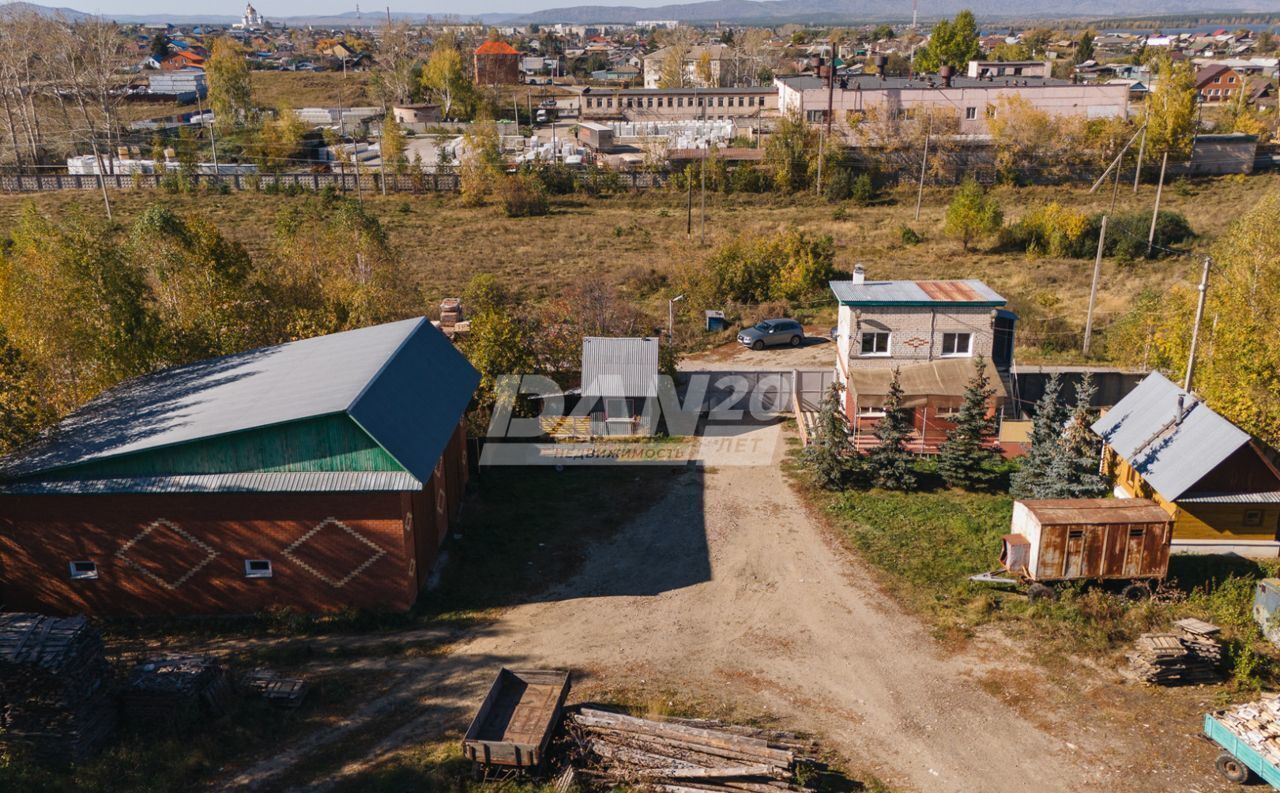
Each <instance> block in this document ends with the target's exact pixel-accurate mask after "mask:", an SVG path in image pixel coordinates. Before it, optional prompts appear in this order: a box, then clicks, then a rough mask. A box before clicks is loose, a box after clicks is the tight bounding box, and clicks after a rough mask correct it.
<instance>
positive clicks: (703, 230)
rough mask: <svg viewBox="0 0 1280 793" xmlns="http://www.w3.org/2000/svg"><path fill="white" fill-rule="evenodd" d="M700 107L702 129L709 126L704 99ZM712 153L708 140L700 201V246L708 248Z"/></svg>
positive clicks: (704, 154)
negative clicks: (708, 163) (708, 182)
mask: <svg viewBox="0 0 1280 793" xmlns="http://www.w3.org/2000/svg"><path fill="white" fill-rule="evenodd" d="M693 95H694V96H697V95H698V88H697V86H694V88H693ZM698 107H701V108H702V114H701V115H702V127H703V129H706V126H707V108H706V106H705V105H704V104H703V103H702V99H701V98H699V99H698ZM710 153H711V141H710V140H707V148H705V149H703V150H702V196H701V198H700V199H699V202H700V204H701V207H700V212H701V215H702V217H701V219H700V220H699V221H698V245H699V246H700V247H706V244H707V155H708V154H710Z"/></svg>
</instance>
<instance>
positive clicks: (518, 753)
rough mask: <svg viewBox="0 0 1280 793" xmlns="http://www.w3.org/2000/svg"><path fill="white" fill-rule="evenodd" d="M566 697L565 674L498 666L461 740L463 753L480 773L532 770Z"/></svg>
mask: <svg viewBox="0 0 1280 793" xmlns="http://www.w3.org/2000/svg"><path fill="white" fill-rule="evenodd" d="M568 696H569V673H568V672H566V671H561V670H537V669H507V668H506V667H503V668H502V669H501V670H500V671H499V672H498V676H497V678H496V679H495V680H494V681H493V685H492V686H491V687H490V688H489V693H488V694H487V695H485V698H484V702H482V703H481V704H480V710H479V711H477V712H476V717H475V719H473V720H472V722H471V726H470V727H469V728H468V729H467V733H466V735H465V736H463V739H462V751H463V754H465V755H466V757H467V758H468V759H469V760H471V761H472V762H473V763H475V764H476V766H477V768H478V769H481V770H488V769H490V768H493V767H495V766H496V767H504V768H508V769H525V770H527V769H536V768H538V767H539V766H541V765H542V762H543V760H544V759H545V756H546V752H547V745H548V744H550V743H551V736H552V734H553V733H554V732H555V728H556V725H557V724H558V723H559V721H560V711H561V709H562V708H563V707H564V701H565V698H566V697H568Z"/></svg>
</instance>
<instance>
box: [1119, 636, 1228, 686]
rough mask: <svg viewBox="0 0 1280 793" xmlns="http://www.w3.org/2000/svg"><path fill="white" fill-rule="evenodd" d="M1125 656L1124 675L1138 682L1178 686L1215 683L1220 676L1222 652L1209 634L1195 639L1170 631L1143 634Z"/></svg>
mask: <svg viewBox="0 0 1280 793" xmlns="http://www.w3.org/2000/svg"><path fill="white" fill-rule="evenodd" d="M1206 624H1208V623H1206ZM1210 645H1212V647H1210ZM1128 658H1129V664H1128V667H1127V668H1126V669H1125V670H1124V674H1125V675H1126V676H1127V677H1129V678H1130V679H1132V680H1135V681H1137V682H1140V683H1150V684H1153V685H1158V686H1181V685H1194V684H1197V683H1216V682H1218V681H1219V679H1220V678H1219V675H1218V668H1217V667H1218V661H1219V659H1220V658H1221V651H1220V650H1219V649H1217V642H1216V641H1214V640H1213V639H1212V637H1211V636H1203V635H1200V634H1196V635H1195V638H1194V639H1187V638H1184V636H1183V635H1178V634H1172V633H1144V634H1142V635H1141V636H1139V637H1138V640H1137V641H1136V642H1135V643H1134V649H1133V652H1131V653H1130V654H1129V656H1128Z"/></svg>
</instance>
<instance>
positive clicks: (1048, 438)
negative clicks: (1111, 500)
mask: <svg viewBox="0 0 1280 793" xmlns="http://www.w3.org/2000/svg"><path fill="white" fill-rule="evenodd" d="M1061 391H1062V381H1061V380H1059V379H1058V375H1057V373H1054V374H1051V375H1049V381H1048V382H1047V383H1045V386H1044V395H1043V396H1041V397H1040V401H1038V402H1036V412H1035V416H1033V417H1032V421H1031V448H1030V449H1028V450H1027V453H1026V455H1024V456H1023V458H1022V460H1021V461H1020V463H1021V464H1020V466H1019V468H1018V470H1017V471H1016V472H1015V473H1014V474H1013V477H1012V480H1011V482H1010V488H1009V492H1010V493H1011V494H1012V495H1013V496H1014V498H1061V497H1062V496H1061V494H1060V491H1059V489H1058V487H1057V483H1055V481H1054V477H1056V476H1059V475H1060V474H1061V470H1060V469H1061V468H1062V463H1063V460H1062V454H1061V441H1062V428H1063V425H1064V424H1066V423H1067V418H1068V417H1069V415H1070V414H1069V412H1068V411H1067V409H1066V408H1065V407H1063V406H1062V405H1061V404H1060V403H1059V402H1058V395H1059V394H1060V393H1061Z"/></svg>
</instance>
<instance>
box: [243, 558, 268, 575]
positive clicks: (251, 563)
mask: <svg viewBox="0 0 1280 793" xmlns="http://www.w3.org/2000/svg"><path fill="white" fill-rule="evenodd" d="M264 564H265V565H266V566H267V569H265V570H263V569H261V568H260V567H259V568H258V569H254V568H255V566H256V565H264ZM274 576H275V570H274V569H273V567H272V565H271V560H270V559H245V560H244V577H245V578H273V577H274Z"/></svg>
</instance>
